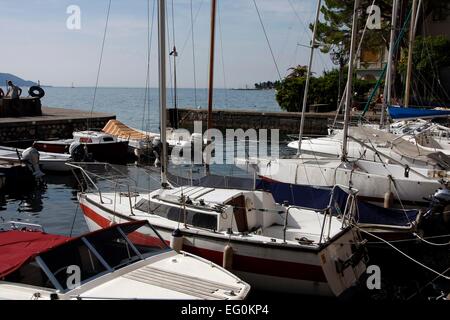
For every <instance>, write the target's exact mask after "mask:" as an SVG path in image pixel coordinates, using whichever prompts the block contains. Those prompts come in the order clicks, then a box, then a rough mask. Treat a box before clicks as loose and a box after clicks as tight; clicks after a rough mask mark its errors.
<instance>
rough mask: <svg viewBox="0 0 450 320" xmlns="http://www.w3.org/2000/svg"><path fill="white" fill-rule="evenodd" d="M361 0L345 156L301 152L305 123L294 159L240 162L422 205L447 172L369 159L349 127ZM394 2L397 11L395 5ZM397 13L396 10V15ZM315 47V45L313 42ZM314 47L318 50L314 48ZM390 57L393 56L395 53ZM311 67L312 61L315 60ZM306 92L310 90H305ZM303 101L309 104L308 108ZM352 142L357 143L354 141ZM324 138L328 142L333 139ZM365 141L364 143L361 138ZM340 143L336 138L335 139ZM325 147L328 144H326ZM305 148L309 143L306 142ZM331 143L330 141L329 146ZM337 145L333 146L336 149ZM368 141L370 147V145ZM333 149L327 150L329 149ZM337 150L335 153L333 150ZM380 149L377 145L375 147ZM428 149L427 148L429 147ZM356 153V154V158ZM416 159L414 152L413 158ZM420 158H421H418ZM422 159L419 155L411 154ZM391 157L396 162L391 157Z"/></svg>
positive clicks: (261, 171)
mask: <svg viewBox="0 0 450 320" xmlns="http://www.w3.org/2000/svg"><path fill="white" fill-rule="evenodd" d="M358 3H359V1H358V0H356V1H355V12H354V17H353V26H352V41H351V46H350V59H349V68H348V83H347V92H346V103H345V113H344V128H343V130H342V143H341V145H340V146H341V148H342V150H341V152H340V159H336V157H334V158H333V157H328V158H323V157H322V158H318V156H316V155H305V154H303V153H302V150H303V143H304V141H303V140H302V134H303V130H302V129H303V127H302V125H300V135H299V142H300V143H297V145H298V144H300V146H297V148H298V152H297V155H298V156H297V157H295V158H291V159H278V158H277V159H270V158H268V159H237V164H238V166H241V167H245V168H249V166H250V165H252V167H253V168H255V170H256V173H257V174H258V175H259V176H260V177H262V178H263V179H266V180H269V181H275V182H282V183H288V184H305V185H315V186H333V185H335V184H339V185H345V186H348V187H351V188H356V189H357V190H359V197H361V198H363V199H366V200H370V201H376V202H382V203H383V202H385V203H386V204H388V203H391V202H392V200H394V199H395V200H396V201H397V202H399V203H400V204H401V205H406V204H423V203H424V200H423V198H424V197H428V196H429V195H430V194H433V193H434V191H435V190H436V189H438V188H440V187H445V184H444V183H443V182H444V181H442V178H445V177H446V171H445V170H444V171H443V170H434V169H431V170H430V169H428V168H426V167H412V166H410V165H405V164H402V163H401V162H398V161H395V159H393V158H392V157H391V158H388V159H390V160H394V161H393V163H386V162H374V161H373V159H371V160H372V161H369V160H365V159H363V157H361V155H362V154H363V152H362V153H360V154H359V156H357V155H358V153H359V149H358V148H354V147H351V146H355V144H352V143H353V142H355V143H356V142H357V141H359V140H357V139H355V138H353V137H352V135H351V134H352V133H351V130H352V129H349V118H350V106H351V98H352V77H353V62H354V55H355V40H356V31H357V30H356V26H357V24H356V22H357V12H356V8H357V7H358ZM395 7H396V6H393V11H395V10H396V8H395ZM395 14H396V13H395V12H394V13H393V16H394V15H395ZM313 47H314V46H313ZM312 50H313V49H312ZM389 59H392V57H390V58H389ZM310 67H311V64H310ZM305 95H307V92H305ZM305 104H306V103H304V107H305ZM352 141H353V142H352ZM322 142H324V144H325V145H326V144H327V143H328V141H326V140H325V141H320V143H322ZM357 143H360V142H357ZM335 145H337V143H335ZM321 147H324V146H323V145H322V146H321ZM305 148H308V146H306V147H305ZM325 148H326V146H325ZM335 148H336V146H334V147H333V149H334V151H335ZM367 148H368V147H367V143H366V147H365V149H367ZM329 151H330V150H327V152H325V153H328V152H329ZM334 151H333V153H334ZM372 151H373V152H377V150H376V148H372ZM425 153H428V152H425ZM322 155H324V154H322ZM351 156H355V158H354V159H351V158H350V157H351ZM410 158H411V157H410ZM416 158H417V157H416ZM412 161H417V159H412ZM391 162H392V161H391Z"/></svg>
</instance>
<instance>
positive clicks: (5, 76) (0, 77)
mask: <svg viewBox="0 0 450 320" xmlns="http://www.w3.org/2000/svg"><path fill="white" fill-rule="evenodd" d="M8 80H11V81H12V82H13V83H14V84H15V85H18V86H19V87H20V86H22V87H31V86H35V85H37V83H36V82H33V81H28V80H24V79H22V78H19V77H18V76H15V75H13V74H10V73H1V72H0V86H1V87H5V86H6V81H8Z"/></svg>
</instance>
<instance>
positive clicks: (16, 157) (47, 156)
mask: <svg viewBox="0 0 450 320" xmlns="http://www.w3.org/2000/svg"><path fill="white" fill-rule="evenodd" d="M36 149H37V148H36ZM26 150H29V149H17V148H12V147H3V146H0V160H3V161H5V162H9V163H19V162H22V161H23V160H24V158H26V156H24V152H25V151H26ZM71 160H72V158H71V156H70V155H66V154H58V153H52V152H42V151H39V167H40V169H41V170H43V171H49V172H70V170H71V168H70V167H68V166H66V163H67V162H69V161H71Z"/></svg>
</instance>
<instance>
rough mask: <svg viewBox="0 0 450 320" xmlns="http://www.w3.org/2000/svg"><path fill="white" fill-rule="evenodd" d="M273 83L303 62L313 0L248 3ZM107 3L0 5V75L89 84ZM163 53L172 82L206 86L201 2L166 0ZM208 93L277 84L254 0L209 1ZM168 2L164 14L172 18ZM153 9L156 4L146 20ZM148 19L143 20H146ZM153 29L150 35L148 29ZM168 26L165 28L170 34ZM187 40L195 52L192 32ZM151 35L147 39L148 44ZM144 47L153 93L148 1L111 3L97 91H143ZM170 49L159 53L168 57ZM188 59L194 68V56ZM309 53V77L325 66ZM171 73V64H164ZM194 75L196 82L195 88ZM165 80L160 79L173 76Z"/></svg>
mask: <svg viewBox="0 0 450 320" xmlns="http://www.w3.org/2000/svg"><path fill="white" fill-rule="evenodd" d="M255 1H256V4H257V6H258V9H259V11H260V14H261V18H262V21H263V24H264V27H265V29H266V32H267V36H268V39H269V43H270V46H271V48H272V50H273V53H274V56H275V61H276V64H277V66H278V70H279V72H280V74H281V77H284V76H285V75H286V73H287V72H288V69H289V68H290V67H292V66H295V65H298V64H300V65H307V64H308V59H309V49H308V48H307V47H305V46H307V45H309V43H310V39H311V31H310V30H309V29H307V27H308V25H309V23H311V22H313V20H314V16H315V8H316V5H317V2H316V0H255ZM108 2H109V1H108V0H95V1H92V0H68V1H67V0H14V1H11V0H8V1H5V0H0V8H1V10H0V34H1V39H2V50H1V51H0V72H5V73H13V74H15V75H17V76H19V77H21V78H24V79H26V80H32V81H36V82H37V80H40V82H41V83H42V84H47V85H53V86H70V85H71V84H72V83H74V85H75V86H78V87H81V86H94V85H95V83H96V79H97V71H98V69H99V61H100V56H101V47H102V39H103V35H104V30H105V22H106V17H107V14H106V13H107V8H108ZM166 2H167V24H168V30H167V31H168V49H169V47H170V48H171V47H173V44H174V43H173V38H174V37H173V32H174V31H175V45H176V47H177V51H178V58H177V85H178V87H180V88H193V87H194V85H195V86H196V87H197V88H205V87H207V84H208V67H209V38H210V10H211V9H210V0H192V12H193V17H194V18H193V21H194V27H193V28H191V22H192V20H191V0H173V1H172V0H167V1H166ZM217 3H218V15H217V21H216V22H217V24H216V50H215V69H214V70H215V77H214V86H215V87H216V88H244V87H245V86H247V85H248V86H249V87H252V86H253V84H254V83H256V82H260V81H268V80H270V81H274V80H278V79H279V75H278V72H277V68H276V67H275V63H274V61H273V59H272V56H271V53H270V49H269V46H268V43H267V41H266V38H265V35H264V33H263V29H262V27H261V24H260V21H259V18H258V14H257V11H256V9H255V5H254V2H253V0H218V1H217ZM172 4H173V13H174V15H173V17H174V18H172ZM71 5H76V6H78V7H79V8H80V13H81V14H80V22H81V25H80V27H81V28H80V29H79V30H71V29H69V28H67V20H68V19H70V14H69V13H67V8H68V7H69V6H71ZM153 7H155V11H154V15H153ZM148 17H150V19H149V18H148ZM149 24H150V26H151V25H153V32H150V30H151V29H152V28H149V27H148V26H149ZM172 25H174V28H173V27H172ZM191 30H193V31H194V32H193V34H194V43H195V45H194V50H193V46H192V32H191ZM151 36H152V37H151ZM150 37H151V38H152V41H151V46H150V67H149V69H150V86H151V87H157V86H158V69H157V63H158V61H157V17H156V5H155V0H112V3H111V10H110V15H109V23H108V28H107V32H106V39H105V46H104V51H103V58H102V64H101V68H100V74H99V80H98V85H99V86H102V87H144V86H145V84H146V75H147V54H148V51H149V50H148V42H149V38H150ZM168 53H169V51H167V54H168ZM193 54H194V56H195V69H194V61H193V60H194V59H193ZM332 67H333V65H332V63H331V61H330V58H329V56H328V55H324V54H321V53H317V54H316V55H315V61H314V64H313V71H314V72H316V73H318V74H320V73H322V72H323V70H328V69H330V68H332ZM167 70H168V72H169V73H170V71H171V70H173V65H172V61H171V63H170V64H169V63H168V65H167ZM194 70H195V81H194ZM172 74H173V73H170V76H168V81H170V80H171V79H172Z"/></svg>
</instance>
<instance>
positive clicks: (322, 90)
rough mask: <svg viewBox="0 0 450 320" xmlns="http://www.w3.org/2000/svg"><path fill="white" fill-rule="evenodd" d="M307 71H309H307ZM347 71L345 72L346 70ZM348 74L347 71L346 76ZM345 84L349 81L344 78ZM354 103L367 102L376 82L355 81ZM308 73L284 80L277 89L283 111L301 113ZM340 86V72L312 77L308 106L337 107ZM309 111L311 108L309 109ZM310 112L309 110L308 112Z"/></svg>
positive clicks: (327, 72)
mask: <svg viewBox="0 0 450 320" xmlns="http://www.w3.org/2000/svg"><path fill="white" fill-rule="evenodd" d="M306 70H307V69H306ZM344 71H345V70H344ZM346 73H347V72H346V71H345V72H344V74H346ZM343 78H344V79H343V83H345V82H346V81H347V78H346V76H344V77H343ZM353 82H354V84H353V88H354V89H353V92H354V97H353V98H354V101H365V100H367V96H368V94H369V93H370V92H371V90H372V89H373V88H374V86H375V81H367V80H361V79H356V78H355V79H353ZM305 83H306V72H304V73H300V74H299V75H298V76H293V75H292V73H291V74H290V75H288V76H287V77H286V78H284V79H283V80H282V81H281V82H280V83H279V84H278V85H277V87H276V89H277V92H276V96H275V97H276V100H277V102H278V104H279V106H280V107H281V109H283V110H285V111H289V112H300V111H301V109H302V104H303V95H304V92H305ZM338 86H339V70H338V69H333V70H331V71H325V72H324V73H323V75H322V76H320V77H311V79H310V87H309V92H308V100H307V105H308V106H309V105H311V104H326V105H328V106H329V107H330V109H332V108H334V106H336V105H337V95H338ZM308 109H309V108H308ZM307 111H308V110H307Z"/></svg>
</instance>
